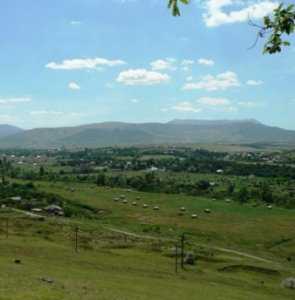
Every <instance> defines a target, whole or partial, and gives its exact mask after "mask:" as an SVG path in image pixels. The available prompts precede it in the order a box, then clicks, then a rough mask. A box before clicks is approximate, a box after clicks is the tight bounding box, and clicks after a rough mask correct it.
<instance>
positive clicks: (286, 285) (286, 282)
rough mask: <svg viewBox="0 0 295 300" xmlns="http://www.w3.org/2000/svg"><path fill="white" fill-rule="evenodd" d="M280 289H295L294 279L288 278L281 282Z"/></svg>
mask: <svg viewBox="0 0 295 300" xmlns="http://www.w3.org/2000/svg"><path fill="white" fill-rule="evenodd" d="M282 287H284V288H286V289H293V290H294V289H295V277H289V278H286V279H284V280H283V281H282Z"/></svg>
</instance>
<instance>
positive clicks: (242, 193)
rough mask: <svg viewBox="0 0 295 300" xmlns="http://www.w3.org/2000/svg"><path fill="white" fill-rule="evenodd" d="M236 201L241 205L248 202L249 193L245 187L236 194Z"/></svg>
mask: <svg viewBox="0 0 295 300" xmlns="http://www.w3.org/2000/svg"><path fill="white" fill-rule="evenodd" d="M238 199H239V201H240V203H241V204H244V203H246V202H248V200H249V192H248V190H247V188H246V187H242V188H241V189H240V191H239V193H238Z"/></svg>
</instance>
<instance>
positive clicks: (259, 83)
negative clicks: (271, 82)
mask: <svg viewBox="0 0 295 300" xmlns="http://www.w3.org/2000/svg"><path fill="white" fill-rule="evenodd" d="M246 84H247V85H252V86H257V85H261V84H263V81H262V80H252V79H250V80H248V81H247V82H246Z"/></svg>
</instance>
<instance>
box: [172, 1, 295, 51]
mask: <svg viewBox="0 0 295 300" xmlns="http://www.w3.org/2000/svg"><path fill="white" fill-rule="evenodd" d="M190 2H191V1H190V0H168V8H169V9H171V11H172V15H173V16H175V17H178V16H180V9H179V4H180V3H182V4H189V3H190ZM250 25H252V26H255V27H257V28H258V29H259V31H258V34H257V39H256V41H255V43H254V45H253V46H255V45H256V43H257V41H258V39H259V38H267V40H266V43H265V45H264V49H263V53H268V54H275V53H278V52H281V51H282V48H283V47H285V46H290V42H289V41H287V40H284V39H283V36H284V35H288V36H290V35H291V34H294V32H295V5H294V4H290V5H285V4H283V3H281V4H280V5H279V6H278V7H277V8H276V9H274V11H273V14H272V16H266V17H264V19H263V25H261V26H260V25H257V24H254V23H253V22H251V21H250ZM253 46H252V47H253Z"/></svg>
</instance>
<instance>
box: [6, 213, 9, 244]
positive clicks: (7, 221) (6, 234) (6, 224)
mask: <svg viewBox="0 0 295 300" xmlns="http://www.w3.org/2000/svg"><path fill="white" fill-rule="evenodd" d="M8 225H9V224H8V218H7V219H6V238H7V239H8Z"/></svg>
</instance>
